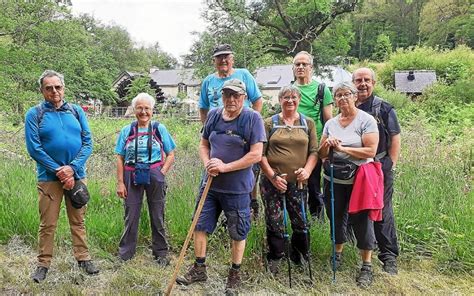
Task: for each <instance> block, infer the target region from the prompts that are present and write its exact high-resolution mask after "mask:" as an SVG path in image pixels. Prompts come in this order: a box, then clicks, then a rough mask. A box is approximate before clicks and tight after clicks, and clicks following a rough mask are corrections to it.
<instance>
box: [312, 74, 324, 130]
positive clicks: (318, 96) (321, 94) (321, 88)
mask: <svg viewBox="0 0 474 296" xmlns="http://www.w3.org/2000/svg"><path fill="white" fill-rule="evenodd" d="M325 87H326V84H324V83H323V82H321V83H320V84H319V85H318V92H317V93H316V97H315V98H314V106H316V105H317V104H319V120H320V121H321V123H322V124H323V126H324V124H325V122H324V116H323V108H324V106H323V101H324V88H325Z"/></svg>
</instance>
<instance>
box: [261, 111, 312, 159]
mask: <svg viewBox="0 0 474 296" xmlns="http://www.w3.org/2000/svg"><path fill="white" fill-rule="evenodd" d="M298 114H299V116H300V125H295V126H292V128H301V129H303V130H304V131H305V133H306V134H307V135H308V139H309V128H308V121H307V120H306V117H305V116H304V115H303V114H302V113H300V112H298ZM279 119H280V116H279V115H278V113H277V114H275V115H273V116H272V129H271V130H270V132H269V133H268V139H267V149H266V151H268V143H270V138H271V137H272V136H273V134H274V133H275V132H276V130H277V129H279V128H288V126H287V125H285V124H279V122H278V121H279ZM266 151H265V154H266Z"/></svg>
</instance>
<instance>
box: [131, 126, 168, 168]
mask: <svg viewBox="0 0 474 296" xmlns="http://www.w3.org/2000/svg"><path fill="white" fill-rule="evenodd" d="M159 126H160V122H158V121H152V123H151V125H150V126H149V130H148V134H150V133H151V134H153V136H154V137H155V139H156V140H157V141H158V143H159V144H160V148H161V149H160V150H161V161H160V163H162V162H163V161H164V156H163V153H164V151H163V141H162V139H161V133H160V130H159V129H158V127H159ZM135 131H138V121H136V120H135V121H133V122H132V123H131V124H130V132H129V133H128V136H127V140H126V141H125V146H127V144H128V143H130V142H131V141H132V140H134V139H135V138H136V137H137V135H136V134H135ZM138 134H140V133H138ZM151 146H152V141H151V137H148V143H147V149H148V160H151ZM137 149H138V147H137V142H136V141H135V163H136V158H137Z"/></svg>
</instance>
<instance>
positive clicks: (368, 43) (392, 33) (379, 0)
mask: <svg viewBox="0 0 474 296" xmlns="http://www.w3.org/2000/svg"><path fill="white" fill-rule="evenodd" d="M426 1H427V0H394V1H386V0H366V1H364V3H363V5H360V6H358V9H357V10H356V12H355V13H353V14H352V15H351V16H350V19H351V20H352V24H353V28H354V32H355V38H354V43H353V44H352V48H351V50H350V55H352V56H354V57H357V58H359V59H367V58H370V57H372V55H373V51H374V49H375V47H376V45H377V37H378V36H379V34H385V35H387V36H388V37H389V38H390V41H391V43H392V46H393V48H400V47H401V48H406V47H409V46H414V45H417V44H418V43H419V39H420V38H419V34H418V30H417V28H418V26H419V20H420V12H421V9H422V7H423V5H424V3H425V2H426Z"/></svg>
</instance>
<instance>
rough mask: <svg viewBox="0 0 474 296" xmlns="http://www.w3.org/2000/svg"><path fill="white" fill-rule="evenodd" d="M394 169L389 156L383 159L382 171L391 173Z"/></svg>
mask: <svg viewBox="0 0 474 296" xmlns="http://www.w3.org/2000/svg"><path fill="white" fill-rule="evenodd" d="M392 167H393V161H392V159H391V158H390V156H389V155H387V156H385V157H384V158H382V170H383V171H384V172H389V171H390V170H391V169H392Z"/></svg>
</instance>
